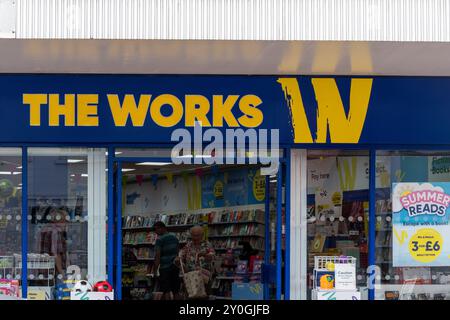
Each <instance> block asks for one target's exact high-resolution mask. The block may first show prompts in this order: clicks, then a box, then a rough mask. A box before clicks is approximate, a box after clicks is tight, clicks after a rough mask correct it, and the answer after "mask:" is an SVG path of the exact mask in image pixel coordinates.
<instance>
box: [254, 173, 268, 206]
mask: <svg viewBox="0 0 450 320" xmlns="http://www.w3.org/2000/svg"><path fill="white" fill-rule="evenodd" d="M253 196H254V197H255V199H256V200H257V201H263V200H264V199H265V198H266V177H265V176H262V175H261V172H260V171H259V170H258V171H257V172H256V174H255V176H254V177H253Z"/></svg>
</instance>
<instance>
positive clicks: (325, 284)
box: [320, 274, 334, 290]
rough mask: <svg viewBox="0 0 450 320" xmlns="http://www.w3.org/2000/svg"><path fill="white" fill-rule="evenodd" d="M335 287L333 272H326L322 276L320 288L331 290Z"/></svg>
mask: <svg viewBox="0 0 450 320" xmlns="http://www.w3.org/2000/svg"><path fill="white" fill-rule="evenodd" d="M333 288H334V277H333V275H331V274H324V275H323V276H321V277H320V289H324V290H330V289H333Z"/></svg>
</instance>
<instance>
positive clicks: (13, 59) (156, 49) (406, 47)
mask: <svg viewBox="0 0 450 320" xmlns="http://www.w3.org/2000/svg"><path fill="white" fill-rule="evenodd" d="M449 57H450V43H445V42H370V41H246V40H245V41H244V40H241V41H239V40H31V39H29V40H27V39H23V40H22V39H0V73H97V74H98V73H109V74H114V73H115V74H254V75H270V74H271V75H275V74H279V75H282V74H291V75H298V74H305V75H402V76H419V75H420V76H449V75H450V59H449Z"/></svg>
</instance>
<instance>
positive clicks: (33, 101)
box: [22, 93, 47, 126]
mask: <svg viewBox="0 0 450 320" xmlns="http://www.w3.org/2000/svg"><path fill="white" fill-rule="evenodd" d="M22 103H23V104H29V105H30V126H40V125H41V105H43V104H47V95H46V94H28V93H25V94H24V95H23V96H22Z"/></svg>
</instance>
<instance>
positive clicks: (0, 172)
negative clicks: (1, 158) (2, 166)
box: [0, 171, 11, 175]
mask: <svg viewBox="0 0 450 320" xmlns="http://www.w3.org/2000/svg"><path fill="white" fill-rule="evenodd" d="M0 174H2V175H10V174H11V171H0Z"/></svg>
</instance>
